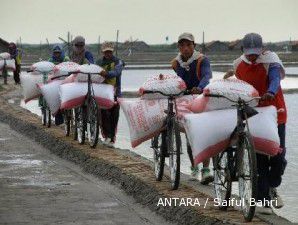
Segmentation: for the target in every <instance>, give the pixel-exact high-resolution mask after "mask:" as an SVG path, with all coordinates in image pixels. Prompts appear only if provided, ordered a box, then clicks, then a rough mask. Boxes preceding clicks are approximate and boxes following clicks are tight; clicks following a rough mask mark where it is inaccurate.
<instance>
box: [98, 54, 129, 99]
mask: <svg viewBox="0 0 298 225" xmlns="http://www.w3.org/2000/svg"><path fill="white" fill-rule="evenodd" d="M96 64H97V65H99V66H101V67H103V68H104V69H105V70H106V71H107V73H108V75H107V77H106V80H105V83H107V84H111V85H113V86H114V87H115V88H116V92H115V95H116V96H117V97H120V96H121V75H122V70H123V68H124V66H125V64H124V62H123V61H122V60H120V59H118V58H117V57H115V56H113V58H112V59H110V60H108V59H106V58H105V57H103V58H102V59H101V60H98V61H97V62H96Z"/></svg>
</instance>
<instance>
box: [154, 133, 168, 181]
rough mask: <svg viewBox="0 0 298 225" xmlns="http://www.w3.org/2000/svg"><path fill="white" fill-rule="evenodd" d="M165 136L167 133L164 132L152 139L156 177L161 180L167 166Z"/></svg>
mask: <svg viewBox="0 0 298 225" xmlns="http://www.w3.org/2000/svg"><path fill="white" fill-rule="evenodd" d="M165 138H166V133H165V132H162V133H160V134H159V135H157V136H155V137H154V138H152V139H151V148H152V149H153V161H154V173H155V179H156V180H157V181H161V180H162V177H163V172H164V167H165V158H166V156H165V151H166V148H165V147H166V146H165Z"/></svg>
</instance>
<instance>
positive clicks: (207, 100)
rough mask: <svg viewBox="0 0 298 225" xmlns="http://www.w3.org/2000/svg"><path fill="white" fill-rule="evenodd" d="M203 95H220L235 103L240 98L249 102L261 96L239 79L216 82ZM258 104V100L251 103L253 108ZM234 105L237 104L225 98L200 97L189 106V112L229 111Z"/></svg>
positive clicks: (206, 88)
mask: <svg viewBox="0 0 298 225" xmlns="http://www.w3.org/2000/svg"><path fill="white" fill-rule="evenodd" d="M203 94H219V95H223V96H226V97H228V98H230V99H232V100H234V101H237V100H238V98H239V97H240V98H241V99H243V100H245V101H249V100H252V98H254V97H258V96H259V93H258V91H257V90H256V89H255V88H254V87H253V86H252V85H250V84H248V83H246V82H245V81H242V80H238V79H222V80H215V81H213V82H211V83H210V84H209V85H207V86H206V87H205V88H204V91H203ZM257 104H258V100H253V101H251V102H250V103H249V105H250V106H251V107H254V106H257ZM233 105H235V103H233V102H230V101H229V100H228V99H225V98H214V97H207V96H204V95H200V96H199V97H197V98H196V99H195V100H194V101H193V102H192V103H191V104H190V105H189V110H191V111H192V112H194V113H200V112H206V111H212V110H218V109H228V108H232V106H233Z"/></svg>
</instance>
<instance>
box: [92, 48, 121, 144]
mask: <svg viewBox="0 0 298 225" xmlns="http://www.w3.org/2000/svg"><path fill="white" fill-rule="evenodd" d="M101 52H102V54H103V57H102V58H101V59H99V60H98V61H97V63H96V64H98V65H99V66H101V67H102V68H103V71H102V72H101V74H100V75H101V76H103V77H104V78H105V81H104V83H106V84H110V85H113V86H114V87H115V101H117V98H118V97H120V96H121V74H122V70H123V68H124V66H125V64H124V62H123V61H122V60H121V59H118V58H117V57H116V56H114V54H113V52H114V45H113V44H112V43H110V42H105V43H103V44H102V46H101ZM119 111H120V106H119V104H116V105H115V106H113V108H111V109H102V110H101V116H102V135H103V137H104V138H105V140H104V142H103V144H104V145H107V146H109V147H114V144H115V141H116V131H117V125H118V120H119Z"/></svg>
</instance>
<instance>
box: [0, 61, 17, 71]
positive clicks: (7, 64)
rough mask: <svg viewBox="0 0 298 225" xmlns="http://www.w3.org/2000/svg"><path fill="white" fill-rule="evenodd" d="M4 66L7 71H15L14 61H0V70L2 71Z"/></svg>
mask: <svg viewBox="0 0 298 225" xmlns="http://www.w3.org/2000/svg"><path fill="white" fill-rule="evenodd" d="M4 65H5V67H6V69H7V70H12V71H15V70H16V63H15V60H14V59H5V60H2V59H0V70H3V68H4Z"/></svg>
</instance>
